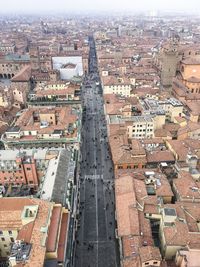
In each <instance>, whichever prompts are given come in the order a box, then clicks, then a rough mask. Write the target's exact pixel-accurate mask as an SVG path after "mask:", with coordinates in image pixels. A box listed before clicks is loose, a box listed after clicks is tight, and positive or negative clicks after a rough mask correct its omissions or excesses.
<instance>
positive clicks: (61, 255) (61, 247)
mask: <svg viewBox="0 0 200 267" xmlns="http://www.w3.org/2000/svg"><path fill="white" fill-rule="evenodd" d="M68 219H69V215H68V214H67V213H63V216H62V222H61V229H60V238H59V242H58V257H57V259H58V261H59V262H63V261H64V256H65V245H66V242H67V239H66V237H67V235H68V234H67V229H68Z"/></svg>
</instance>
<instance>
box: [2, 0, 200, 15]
mask: <svg viewBox="0 0 200 267" xmlns="http://www.w3.org/2000/svg"><path fill="white" fill-rule="evenodd" d="M102 11H103V12H105V11H106V12H110V11H122V12H124V11H129V12H130V11H136V12H138V11H172V12H173V11H174V12H178V11H179V12H186V13H190V12H196V13H197V12H199V11H200V1H198V0H190V1H188V0H176V1H174V0H140V1H137V2H135V1H134V0H132V1H131V0H123V1H122V0H115V1H113V0H110V1H109V0H84V1H83V0H82V1H81V0H76V1H69V0H57V1H54V0H53V1H52V0H51V1H49V0H29V1H25V0H6V1H4V2H2V3H1V10H0V13H4V14H5V13H19V14H20V13H21V14H24V13H29V14H30V13H33V14H35V13H48V12H51V13H61V12H62V13H67V12H79V13H81V12H83V13H85V12H102Z"/></svg>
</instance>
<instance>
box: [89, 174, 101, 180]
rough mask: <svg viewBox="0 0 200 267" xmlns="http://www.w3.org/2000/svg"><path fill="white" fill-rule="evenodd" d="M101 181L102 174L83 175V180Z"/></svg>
mask: <svg viewBox="0 0 200 267" xmlns="http://www.w3.org/2000/svg"><path fill="white" fill-rule="evenodd" d="M98 179H103V174H93V175H85V180H98Z"/></svg>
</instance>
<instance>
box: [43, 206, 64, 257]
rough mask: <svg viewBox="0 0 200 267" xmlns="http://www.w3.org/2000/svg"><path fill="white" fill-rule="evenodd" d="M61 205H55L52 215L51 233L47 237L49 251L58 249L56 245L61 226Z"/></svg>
mask: <svg viewBox="0 0 200 267" xmlns="http://www.w3.org/2000/svg"><path fill="white" fill-rule="evenodd" d="M61 211H62V207H61V206H54V207H53V211H52V215H51V223H50V226H49V235H48V239H47V244H46V248H47V252H54V251H56V245H57V238H58V231H59V226H60V220H61Z"/></svg>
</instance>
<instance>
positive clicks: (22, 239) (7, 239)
mask: <svg viewBox="0 0 200 267" xmlns="http://www.w3.org/2000/svg"><path fill="white" fill-rule="evenodd" d="M0 215H1V216H0V218H1V219H0V238H1V242H0V249H1V250H0V255H1V257H4V258H8V261H9V266H22V265H23V266H38V267H40V266H41V267H42V266H44V264H45V261H46V260H56V261H57V263H59V264H60V266H63V265H62V264H63V263H64V260H65V249H66V243H67V229H68V216H69V213H68V211H67V210H66V209H64V208H62V206H61V205H60V204H54V203H53V202H52V203H51V202H48V201H44V200H39V199H36V198H1V199H0Z"/></svg>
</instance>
